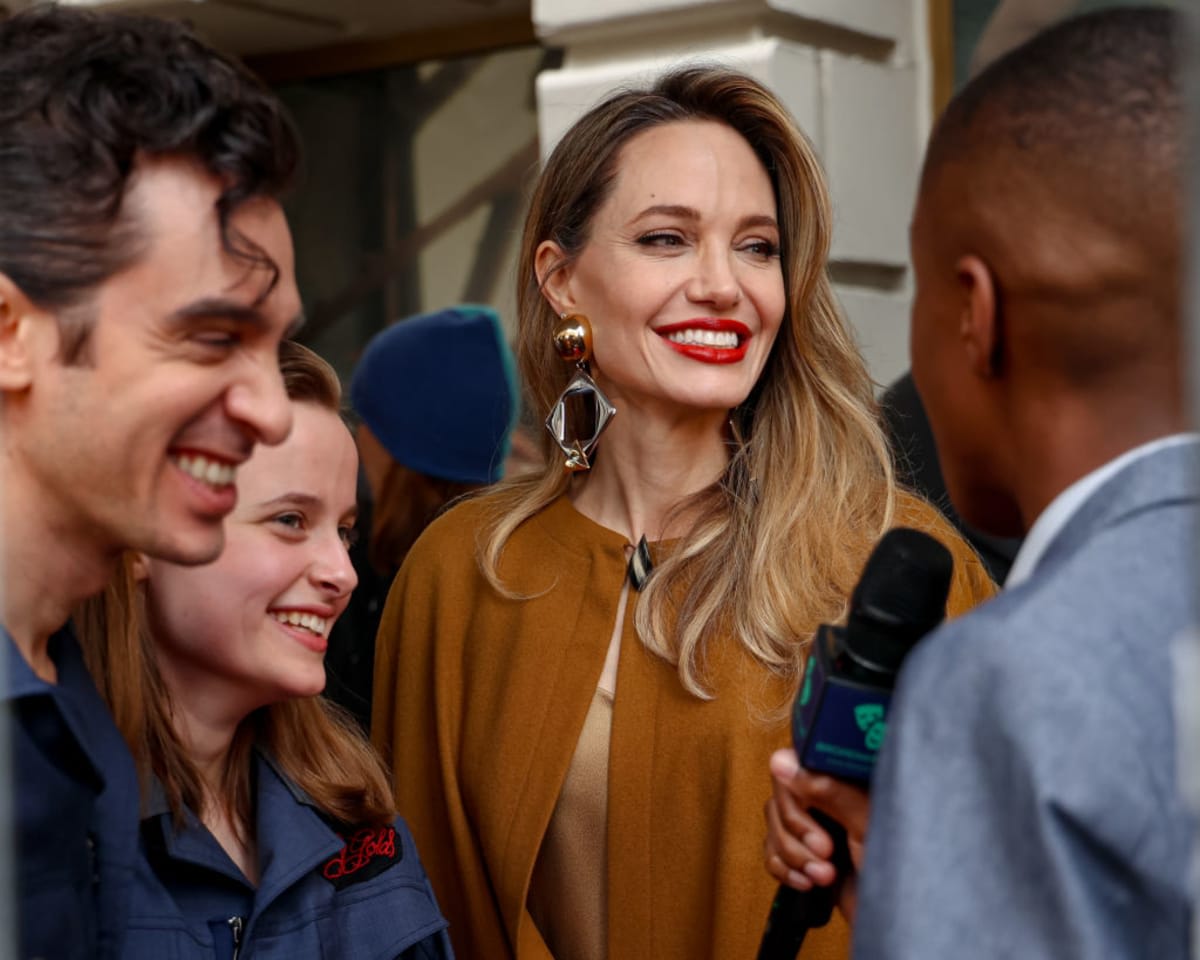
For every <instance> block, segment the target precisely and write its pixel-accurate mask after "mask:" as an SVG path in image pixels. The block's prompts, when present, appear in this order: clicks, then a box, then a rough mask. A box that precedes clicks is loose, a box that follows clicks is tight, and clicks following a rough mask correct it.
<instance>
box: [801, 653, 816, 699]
mask: <svg viewBox="0 0 1200 960" xmlns="http://www.w3.org/2000/svg"><path fill="white" fill-rule="evenodd" d="M812 675H813V663H812V660H809V661H808V669H807V670H805V671H804V687H803V689H801V691H800V706H802V707H803V706H807V705H808V701H809V700H810V699H812Z"/></svg>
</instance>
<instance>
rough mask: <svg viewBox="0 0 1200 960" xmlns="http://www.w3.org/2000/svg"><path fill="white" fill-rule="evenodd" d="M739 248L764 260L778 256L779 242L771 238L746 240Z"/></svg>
mask: <svg viewBox="0 0 1200 960" xmlns="http://www.w3.org/2000/svg"><path fill="white" fill-rule="evenodd" d="M739 249H741V250H743V251H745V252H746V253H749V254H753V255H754V256H756V257H761V258H762V259H764V260H769V259H770V258H772V257H777V256H779V244H777V243H775V242H774V241H771V240H748V241H746V242H745V243H743V244H742V245H741V247H740V248H739Z"/></svg>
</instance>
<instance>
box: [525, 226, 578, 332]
mask: <svg viewBox="0 0 1200 960" xmlns="http://www.w3.org/2000/svg"><path fill="white" fill-rule="evenodd" d="M573 265H574V264H573V263H572V261H571V260H569V259H568V257H567V255H566V254H565V253H564V252H563V248H562V247H560V246H559V245H558V244H557V243H555V242H554V241H553V240H543V241H542V242H541V243H539V244H538V248H537V250H536V251H535V252H534V255H533V271H534V273H536V274H537V282H538V287H539V288H540V289H541V291H542V296H543V297H545V298H546V302H547V303H549V304H550V306H551V307H552V308H553V310H554V312H555V313H557V314H564V313H575V312H576V311H577V310H578V306H579V305H578V304H577V303H576V302H575V297H574V295H573V294H572V292H571V276H572V274H573V272H574V271H573V270H572V267H573Z"/></svg>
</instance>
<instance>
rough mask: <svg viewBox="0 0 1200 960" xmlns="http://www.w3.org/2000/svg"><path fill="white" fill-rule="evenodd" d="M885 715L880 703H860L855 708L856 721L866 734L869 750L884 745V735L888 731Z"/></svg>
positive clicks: (865, 738) (874, 749)
mask: <svg viewBox="0 0 1200 960" xmlns="http://www.w3.org/2000/svg"><path fill="white" fill-rule="evenodd" d="M883 717H884V709H883V706H882V705H881V704H878V703H860V704H859V705H858V706H857V707H855V708H854V722H855V723H856V724H858V729H859V730H861V731H862V732H863V734H864V735H865V736H864V740H865V742H866V745H867V749H868V750H871V751H876V750H878V749H879V748H880V747H881V746H883V736H884V734H885V733H887V724H886V723H885V722H884V719H883Z"/></svg>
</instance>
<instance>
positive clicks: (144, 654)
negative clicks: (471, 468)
mask: <svg viewBox="0 0 1200 960" xmlns="http://www.w3.org/2000/svg"><path fill="white" fill-rule="evenodd" d="M279 362H280V370H281V372H282V373H283V382H284V387H285V389H286V390H287V395H288V397H289V398H290V399H291V400H292V402H293V403H312V404H315V405H317V406H319V407H321V408H323V409H326V410H329V411H331V412H333V413H336V414H338V415H341V412H342V411H341V387H340V385H339V384H338V379H337V374H336V373H334V371H333V368H332V367H330V366H329V364H328V363H326V362H325V361H324V360H322V359H321V358H320V357H319V356H317V355H316V354H315V353H313V352H312V351H311V350H309V349H308V348H307V347H303V346H301V345H300V344H297V343H292V342H290V341H287V342H284V343H283V344H282V346H281V347H280V357H279ZM135 564H136V560H135V559H134V557H133V556H132V555H128V556H126V557H125V558H124V559H123V561H122V564H121V567H120V569H119V570H118V571H117V574H116V576H114V577H113V580H112V582H111V583H110V584H109V586H108V588H107V589H106V590H105V592H104V593H103V594H101V595H100V596H98V597H96V598H94V599H92V600H89V601H87V602H86V603H85V604H83V605H82V606H81V608H80V609H79V610H78V611H77V612H76V616H75V624H76V629H77V631H78V633H79V639H80V643H81V645H82V647H83V653H84V658H85V660H86V661H87V665H88V668H89V669H90V671H91V673H92V676H93V678H94V679H95V681H96V686H97V687H98V688H99V690H100V693H101V695H102V696H103V697H104V699H105V701H106V702H107V704H108V707H109V709H110V710H111V711H112V715H113V718H114V720H115V721H116V724H117V728H118V729H119V730H120V731H121V734H122V736H123V737H124V738H125V742H126V743H127V744H128V745H129V749H130V750H131V751H132V753H133V757H134V761H135V763H136V765H137V769H138V773H139V776H140V778H141V780H142V788H143V796H144V795H145V791H146V790H147V789H148V787H149V784H150V780H151V777H153V778H154V779H156V780H157V781H158V782H159V784H161V786H162V788H163V791H164V793H165V794H166V798H167V801H168V803H169V805H170V807H171V811H172V813H173V814H174V816H175V818H176V822H182V816H183V811H184V809H185V808H186V809H188V810H191V811H192V812H193V813H195V814H196V815H200V814H202V813H203V811H204V810H205V809H206V793H205V790H204V787H203V783H202V781H201V778H200V774H199V772H198V771H197V769H196V766H195V764H194V763H192V761H191V759H190V757H189V756H188V753H187V750H186V749H185V748H184V745H183V743H182V741H180V739H179V737H178V735H177V734H176V732H175V726H174V724H173V722H172V719H171V696H170V691H169V690H168V689H167V686H166V684H165V683H164V681H163V679H162V675H161V673H160V672H159V670H158V667H157V662H156V659H155V643H154V638H153V637H152V636H151V635H150V631H149V628H148V623H147V617H146V610H145V594H144V591H145V585H144V583H142V582H139V580H138V578H137V577H136V575H135V569H134V568H135ZM256 745H257V746H259V747H261V748H262V749H264V750H265V751H266V752H267V753H268V754H269V755H270V756H271V757H272V758H273V759H274V761H275V762H276V764H278V766H279V767H280V769H282V770H283V772H284V773H285V774H286V775H287V776H288V777H290V778H291V779H292V780H293V781H294V782H295V783H296V784H297V785H298V786H299V787H300V788H301V789H302V790H303V791H304V792H305V793H307V794H308V795H309V797H311V798H312V800H313V802H314V803H315V804H316V806H317V807H318V808H319V809H320V810H321V811H322V812H323V813H324V814H326V815H327V816H329V817H331V818H332V819H334V820H336V821H338V822H339V823H341V824H344V825H346V826H347V827H349V826H354V825H359V824H379V825H383V824H386V823H390V822H391V820H392V819H393V817H394V816H395V812H394V809H393V803H392V792H391V789H390V787H389V785H388V781H387V775H386V773H385V771H384V768H383V765H382V763H381V762H380V760H379V758H378V757H377V755H376V754H375V752H374V751H373V750H372V749H371V746H370V744H368V743H367V741H366V739H365V738H364V737H363V736H362V734H361V733H360V732H359V730H358V728H357V726H356V725H355V723H354V721H353V720H352V719H350V717H349V715H348V714H346V713H344V712H343V711H342V710H341V709H340V708H338V707H337V706H335V705H334V704H332V703H330V702H328V701H327V700H325V699H324V698H322V697H303V698H297V699H293V700H284V701H281V702H279V703H275V704H272V705H270V706H266V707H262V708H260V709H258V710H256V711H254V712H253V713H252V714H250V715H249V716H248V717H246V719H245V720H243V721H242V723H241V725H240V726H239V727H238V729H237V732H236V733H235V735H234V739H233V744H232V746H231V748H230V751H229V757H228V760H227V763H226V767H225V774H224V782H223V784H222V789H221V800H222V801H223V802H224V803H225V805H226V808H227V810H228V812H229V813H230V814H232V817H231V820H232V822H233V823H234V824H236V825H237V826H238V828H239V829H240V830H241V831H242V833H243V836H251V835H252V834H253V829H254V816H253V796H252V791H251V770H252V767H253V764H252V762H251V761H252V750H253V748H254V747H255V746H256Z"/></svg>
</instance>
